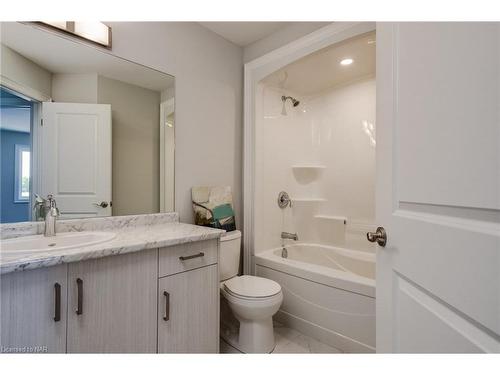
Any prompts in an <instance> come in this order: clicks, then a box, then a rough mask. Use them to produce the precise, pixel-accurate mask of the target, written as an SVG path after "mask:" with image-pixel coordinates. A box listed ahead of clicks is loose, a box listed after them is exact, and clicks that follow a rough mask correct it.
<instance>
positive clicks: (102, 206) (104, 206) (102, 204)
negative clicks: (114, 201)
mask: <svg viewBox="0 0 500 375" xmlns="http://www.w3.org/2000/svg"><path fill="white" fill-rule="evenodd" d="M94 205H95V206H97V207H101V208H106V207H108V206H109V203H108V202H106V201H102V202H99V203H94Z"/></svg>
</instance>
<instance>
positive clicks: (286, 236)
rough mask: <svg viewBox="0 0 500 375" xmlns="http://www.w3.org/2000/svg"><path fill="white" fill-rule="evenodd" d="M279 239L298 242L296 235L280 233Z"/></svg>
mask: <svg viewBox="0 0 500 375" xmlns="http://www.w3.org/2000/svg"><path fill="white" fill-rule="evenodd" d="M281 238H283V239H284V240H294V241H298V240H299V236H297V233H288V232H281Z"/></svg>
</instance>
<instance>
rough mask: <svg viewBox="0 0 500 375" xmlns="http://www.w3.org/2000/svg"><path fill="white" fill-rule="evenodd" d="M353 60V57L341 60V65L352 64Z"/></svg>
mask: <svg viewBox="0 0 500 375" xmlns="http://www.w3.org/2000/svg"><path fill="white" fill-rule="evenodd" d="M353 62H354V60H353V59H344V60H342V61H341V62H340V65H351V64H352V63H353Z"/></svg>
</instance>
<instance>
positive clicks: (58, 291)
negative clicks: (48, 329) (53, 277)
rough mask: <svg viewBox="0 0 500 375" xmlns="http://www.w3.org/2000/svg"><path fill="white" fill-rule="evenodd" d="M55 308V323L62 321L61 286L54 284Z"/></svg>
mask: <svg viewBox="0 0 500 375" xmlns="http://www.w3.org/2000/svg"><path fill="white" fill-rule="evenodd" d="M54 293H55V306H54V322H58V321H60V320H61V284H59V283H55V284H54Z"/></svg>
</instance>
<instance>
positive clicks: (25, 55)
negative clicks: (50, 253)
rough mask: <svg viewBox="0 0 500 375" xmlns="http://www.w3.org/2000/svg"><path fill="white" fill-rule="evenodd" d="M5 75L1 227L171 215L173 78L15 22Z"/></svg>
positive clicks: (5, 42) (0, 122)
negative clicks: (44, 204)
mask: <svg viewBox="0 0 500 375" xmlns="http://www.w3.org/2000/svg"><path fill="white" fill-rule="evenodd" d="M0 73H1V76H0V78H1V80H0V84H1V87H0V94H1V96H0V98H1V108H0V111H1V116H0V137H1V156H0V157H1V159H0V160H1V189H0V191H1V204H0V222H1V223H9V222H21V221H32V220H42V219H43V212H42V211H43V210H42V211H41V210H37V209H36V207H37V202H39V201H41V200H43V199H46V197H47V196H48V195H52V196H53V197H54V198H55V200H56V202H57V207H58V208H59V211H60V215H61V216H60V218H66V219H69V218H82V217H96V216H111V215H113V216H116V215H131V214H148V213H157V212H169V211H173V210H174V177H175V174H174V144H175V139H174V128H175V79H174V77H173V76H171V75H169V74H166V73H163V72H160V71H157V70H154V69H151V68H148V67H146V66H143V65H140V64H136V63H133V62H131V61H128V60H124V59H122V58H119V57H117V56H114V55H113V54H111V53H110V52H109V51H108V50H106V49H104V48H100V47H97V46H91V45H88V44H85V43H81V42H78V41H76V40H74V39H72V38H70V37H67V36H66V35H62V34H60V33H57V32H54V31H52V30H47V29H45V28H43V27H40V26H39V25H37V24H32V23H28V24H23V23H16V22H4V23H1V65H0Z"/></svg>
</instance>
